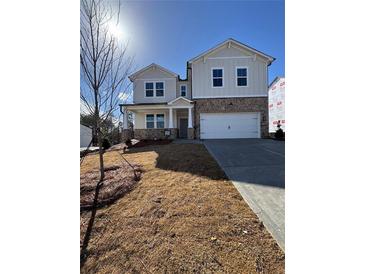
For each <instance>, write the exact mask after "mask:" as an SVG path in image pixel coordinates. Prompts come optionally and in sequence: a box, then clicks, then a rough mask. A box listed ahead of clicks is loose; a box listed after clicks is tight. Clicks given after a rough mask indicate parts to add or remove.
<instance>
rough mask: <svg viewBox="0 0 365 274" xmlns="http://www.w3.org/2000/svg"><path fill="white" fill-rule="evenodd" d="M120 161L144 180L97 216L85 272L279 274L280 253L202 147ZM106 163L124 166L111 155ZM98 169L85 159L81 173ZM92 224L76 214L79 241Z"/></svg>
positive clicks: (140, 153) (162, 149) (144, 152)
mask: <svg viewBox="0 0 365 274" xmlns="http://www.w3.org/2000/svg"><path fill="white" fill-rule="evenodd" d="M124 155H125V157H126V158H127V159H128V161H130V162H133V163H136V164H139V165H141V166H142V167H143V170H144V172H143V174H142V179H141V180H140V181H139V182H138V183H137V186H136V187H135V188H134V189H133V190H132V191H130V192H129V193H127V194H126V195H125V196H123V197H122V198H120V199H119V200H117V201H116V202H115V203H114V204H112V205H110V206H108V207H106V208H102V209H98V210H97V213H96V217H95V222H94V224H93V229H92V233H91V238H90V242H89V244H88V246H87V250H88V253H87V254H88V256H87V258H86V261H85V264H84V265H83V266H82V268H81V272H82V273H275V274H277V273H284V261H285V256H284V253H283V251H282V250H281V249H280V248H279V246H278V245H277V244H276V242H275V241H274V239H273V238H272V237H271V235H270V234H269V233H268V232H267V230H266V229H265V227H264V226H263V225H262V223H261V222H260V221H259V220H258V218H257V216H256V215H255V214H254V213H253V212H252V210H251V209H250V208H249V206H248V205H247V204H246V202H245V201H244V200H243V199H242V198H241V196H240V194H239V193H238V191H237V190H236V189H235V187H234V186H233V185H232V183H231V182H230V181H228V180H227V179H226V177H225V175H224V173H223V171H222V170H221V169H220V168H219V166H218V165H217V163H216V162H215V161H214V159H213V158H212V157H211V156H210V154H209V152H207V150H206V149H205V147H204V146H203V145H198V144H169V145H161V146H149V147H143V148H136V149H132V150H131V151H129V152H127V153H126V154H124ZM105 158H106V165H107V166H108V165H113V164H115V163H116V162H118V161H119V162H120V161H122V159H121V157H120V154H119V153H118V152H116V151H113V152H108V153H106V155H105ZM97 166H98V161H97V156H96V155H91V156H87V158H86V159H85V161H84V163H83V165H82V167H81V173H83V172H87V171H90V170H92V169H95V168H97ZM89 218H90V213H83V214H82V215H81V241H82V239H83V236H84V233H85V226H86V225H85V224H87V222H88V219H89Z"/></svg>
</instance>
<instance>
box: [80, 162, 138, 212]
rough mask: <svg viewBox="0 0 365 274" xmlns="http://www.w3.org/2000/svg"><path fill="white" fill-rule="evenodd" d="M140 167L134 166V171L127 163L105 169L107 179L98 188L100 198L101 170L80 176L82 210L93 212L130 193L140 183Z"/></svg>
mask: <svg viewBox="0 0 365 274" xmlns="http://www.w3.org/2000/svg"><path fill="white" fill-rule="evenodd" d="M140 176H141V169H140V166H138V165H134V170H133V169H132V168H131V167H130V166H129V165H128V164H127V163H125V162H120V163H119V164H118V165H112V166H107V167H106V168H105V179H104V181H103V182H102V184H101V185H100V186H99V188H98V197H97V200H95V193H96V189H97V186H98V182H99V178H100V174H99V170H92V171H89V172H86V173H84V174H81V176H80V210H81V211H84V210H91V209H92V208H93V207H94V206H96V207H97V208H99V207H102V206H105V205H108V204H111V203H113V202H114V201H115V200H117V199H119V198H120V197H122V196H123V195H124V194H125V193H127V192H129V191H130V190H131V189H132V188H133V187H134V186H135V184H136V183H137V182H138V181H139V179H140Z"/></svg>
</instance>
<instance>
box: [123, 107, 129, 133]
mask: <svg viewBox="0 0 365 274" xmlns="http://www.w3.org/2000/svg"><path fill="white" fill-rule="evenodd" d="M123 129H128V110H127V109H126V108H125V107H124V109H123Z"/></svg>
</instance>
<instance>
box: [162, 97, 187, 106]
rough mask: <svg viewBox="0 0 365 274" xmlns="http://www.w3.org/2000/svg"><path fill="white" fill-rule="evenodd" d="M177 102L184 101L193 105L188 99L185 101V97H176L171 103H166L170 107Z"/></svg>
mask: <svg viewBox="0 0 365 274" xmlns="http://www.w3.org/2000/svg"><path fill="white" fill-rule="evenodd" d="M178 100H184V101H186V102H187V103H189V104H191V103H193V101H190V100H189V99H186V98H185V97H182V96H180V97H177V98H175V99H174V100H172V101H170V102H168V103H167V104H168V105H172V104H173V103H175V102H176V101H178Z"/></svg>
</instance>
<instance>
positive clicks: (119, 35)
mask: <svg viewBox="0 0 365 274" xmlns="http://www.w3.org/2000/svg"><path fill="white" fill-rule="evenodd" d="M108 32H109V33H110V35H112V36H113V37H114V38H115V39H117V40H119V41H120V40H122V39H124V38H125V32H124V31H123V29H122V26H121V25H120V24H118V25H117V24H116V23H114V22H110V23H108Z"/></svg>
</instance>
